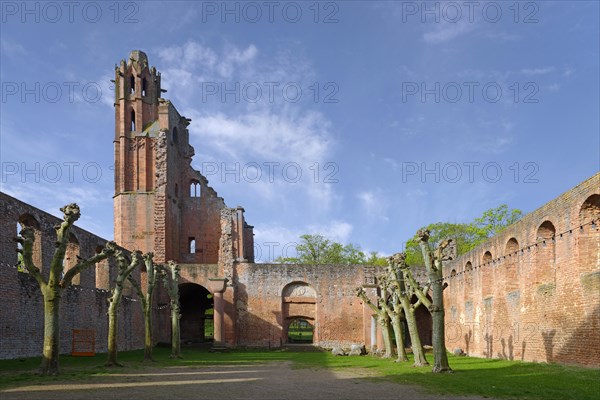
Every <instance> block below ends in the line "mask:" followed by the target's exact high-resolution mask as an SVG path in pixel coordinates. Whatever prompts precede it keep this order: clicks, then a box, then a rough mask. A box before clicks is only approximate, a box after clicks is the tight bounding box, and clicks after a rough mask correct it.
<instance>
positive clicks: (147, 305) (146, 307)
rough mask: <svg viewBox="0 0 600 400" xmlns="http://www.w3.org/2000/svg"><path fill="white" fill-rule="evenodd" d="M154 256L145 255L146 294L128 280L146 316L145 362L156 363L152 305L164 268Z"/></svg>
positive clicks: (133, 280) (131, 278) (132, 280)
mask: <svg viewBox="0 0 600 400" xmlns="http://www.w3.org/2000/svg"><path fill="white" fill-rule="evenodd" d="M153 257H154V254H152V253H146V254H144V263H145V264H146V277H147V284H146V293H144V291H143V290H142V286H141V285H140V283H139V282H138V281H136V280H135V279H134V278H133V276H132V275H131V274H130V275H129V276H128V277H127V279H128V280H129V282H130V283H131V284H132V285H133V287H134V288H135V290H136V292H137V294H138V297H139V298H140V304H141V305H142V313H143V314H144V331H145V334H144V361H154V358H153V357H152V349H153V348H154V340H153V338H152V304H153V302H154V288H155V286H156V280H157V277H158V275H159V272H160V268H161V267H162V266H161V265H160V264H158V265H157V264H154V260H153V259H152V258H153Z"/></svg>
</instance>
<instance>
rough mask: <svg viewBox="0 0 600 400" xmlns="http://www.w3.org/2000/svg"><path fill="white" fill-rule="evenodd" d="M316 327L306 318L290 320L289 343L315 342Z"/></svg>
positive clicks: (288, 329)
mask: <svg viewBox="0 0 600 400" xmlns="http://www.w3.org/2000/svg"><path fill="white" fill-rule="evenodd" d="M313 336H314V327H313V325H312V324H311V323H310V322H309V321H308V320H306V319H304V318H294V319H292V320H290V322H289V324H288V328H287V342H288V343H303V344H310V343H312V342H313Z"/></svg>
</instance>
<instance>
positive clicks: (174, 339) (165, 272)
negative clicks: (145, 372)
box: [161, 261, 182, 358]
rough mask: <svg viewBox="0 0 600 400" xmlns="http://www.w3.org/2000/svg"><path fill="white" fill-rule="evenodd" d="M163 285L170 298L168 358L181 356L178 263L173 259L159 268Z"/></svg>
mask: <svg viewBox="0 0 600 400" xmlns="http://www.w3.org/2000/svg"><path fill="white" fill-rule="evenodd" d="M161 271H162V273H161V275H162V281H163V285H164V286H165V288H166V289H167V292H168V293H169V297H170V298H171V355H170V358H182V357H181V331H180V329H179V319H180V318H181V312H180V311H181V308H180V306H179V271H180V269H179V265H178V264H177V263H175V262H174V261H169V262H168V263H167V265H166V266H165V267H163V268H162V269H161Z"/></svg>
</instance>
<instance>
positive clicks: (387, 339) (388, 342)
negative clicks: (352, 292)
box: [356, 287, 393, 358]
mask: <svg viewBox="0 0 600 400" xmlns="http://www.w3.org/2000/svg"><path fill="white" fill-rule="evenodd" d="M356 295H357V296H358V297H360V298H361V300H362V301H363V302H364V303H365V304H366V305H367V306H369V308H370V309H371V310H373V313H374V314H375V315H376V316H377V322H378V323H379V325H381V329H382V332H383V345H384V346H385V353H384V354H383V356H382V357H383V358H392V356H393V349H392V335H391V333H390V316H389V315H388V313H387V312H386V311H385V310H384V309H383V308H382V307H381V306H380V305H381V302H380V300H381V299H380V298H378V299H377V305H375V304H373V302H372V301H371V299H369V297H367V294H366V293H365V291H364V289H363V288H361V287H359V288H356Z"/></svg>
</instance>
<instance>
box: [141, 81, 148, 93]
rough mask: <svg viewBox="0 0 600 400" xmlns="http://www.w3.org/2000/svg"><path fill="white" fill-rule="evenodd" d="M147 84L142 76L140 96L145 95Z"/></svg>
mask: <svg viewBox="0 0 600 400" xmlns="http://www.w3.org/2000/svg"><path fill="white" fill-rule="evenodd" d="M147 85H148V83H147V81H146V78H142V96H146V90H147V89H148V88H147Z"/></svg>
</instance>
